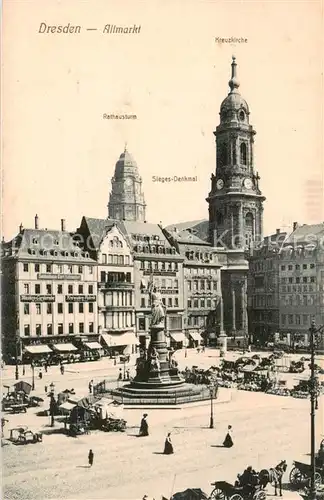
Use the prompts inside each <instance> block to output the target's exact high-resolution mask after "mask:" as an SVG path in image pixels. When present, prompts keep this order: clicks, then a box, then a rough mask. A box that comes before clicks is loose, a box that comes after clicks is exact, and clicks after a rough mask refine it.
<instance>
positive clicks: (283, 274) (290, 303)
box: [279, 223, 324, 343]
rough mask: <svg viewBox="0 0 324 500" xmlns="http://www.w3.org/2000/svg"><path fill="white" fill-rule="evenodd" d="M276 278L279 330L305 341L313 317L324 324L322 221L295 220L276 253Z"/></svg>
mask: <svg viewBox="0 0 324 500" xmlns="http://www.w3.org/2000/svg"><path fill="white" fill-rule="evenodd" d="M279 282H280V290H279V300H280V328H279V333H280V334H281V336H282V337H286V338H287V337H288V341H289V342H290V343H293V342H300V341H301V342H303V343H307V342H308V337H309V327H310V325H311V321H312V319H315V322H316V324H317V325H323V324H324V223H322V224H313V225H307V224H304V225H302V226H298V225H297V224H295V227H294V231H293V232H292V233H291V234H290V235H289V237H288V238H287V239H286V241H285V244H284V247H283V248H282V250H281V251H280V253H279Z"/></svg>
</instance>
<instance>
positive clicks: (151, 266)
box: [141, 260, 179, 271]
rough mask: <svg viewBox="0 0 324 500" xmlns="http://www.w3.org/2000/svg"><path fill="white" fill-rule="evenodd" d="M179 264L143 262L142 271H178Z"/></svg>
mask: <svg viewBox="0 0 324 500" xmlns="http://www.w3.org/2000/svg"><path fill="white" fill-rule="evenodd" d="M178 269H179V265H178V262H158V261H154V262H152V261H151V260H149V261H146V260H142V261H141V270H142V271H178Z"/></svg>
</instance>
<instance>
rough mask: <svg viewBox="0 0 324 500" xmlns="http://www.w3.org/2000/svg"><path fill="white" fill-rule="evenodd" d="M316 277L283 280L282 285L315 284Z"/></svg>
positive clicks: (297, 277) (281, 280)
mask: <svg viewBox="0 0 324 500" xmlns="http://www.w3.org/2000/svg"><path fill="white" fill-rule="evenodd" d="M315 282H316V276H303V277H302V278H301V277H300V276H296V277H292V278H281V279H280V283H315Z"/></svg>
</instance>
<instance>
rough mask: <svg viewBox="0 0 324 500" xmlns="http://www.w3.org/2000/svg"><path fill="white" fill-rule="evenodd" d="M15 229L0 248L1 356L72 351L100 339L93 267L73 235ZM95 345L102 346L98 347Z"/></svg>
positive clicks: (88, 256)
mask: <svg viewBox="0 0 324 500" xmlns="http://www.w3.org/2000/svg"><path fill="white" fill-rule="evenodd" d="M61 224H62V226H61V231H53V230H47V229H40V228H39V220H38V216H37V215H36V217H35V227H34V229H24V228H23V227H22V226H20V228H19V234H18V235H17V236H16V237H15V238H14V239H13V240H12V241H10V242H9V243H5V244H3V248H2V252H3V258H2V272H3V277H2V279H3V282H2V290H3V302H2V332H3V354H4V356H5V357H7V358H8V357H15V356H18V357H21V356H22V354H24V353H26V354H27V353H29V354H31V355H32V354H33V353H42V352H43V353H46V352H47V353H50V352H52V347H53V348H54V350H55V351H57V352H61V351H62V352H69V351H74V350H76V348H75V346H74V345H73V344H72V342H73V341H75V340H76V339H79V340H82V339H83V340H84V341H87V342H90V341H91V342H97V341H98V327H97V266H96V262H95V261H94V260H93V259H92V258H91V257H90V255H89V253H88V252H85V251H83V250H82V249H81V248H80V247H79V244H78V241H77V240H76V239H74V237H73V234H71V233H69V232H67V231H66V230H65V222H64V220H62V222H61ZM97 347H100V346H98V345H97Z"/></svg>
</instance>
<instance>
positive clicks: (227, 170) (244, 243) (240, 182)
mask: <svg viewBox="0 0 324 500" xmlns="http://www.w3.org/2000/svg"><path fill="white" fill-rule="evenodd" d="M239 86H240V83H239V81H238V79H237V64H236V60H235V57H233V61H232V77H231V79H230V81H229V87H230V91H229V94H228V96H227V97H226V98H225V99H224V101H223V102H222V104H221V108H220V124H219V125H218V127H217V128H216V131H215V132H214V135H215V137H216V172H215V175H214V174H212V177H211V181H212V186H211V191H210V193H209V196H208V198H207V201H208V203H209V237H210V241H211V243H213V244H216V245H217V246H225V247H226V248H228V249H246V248H248V247H250V246H251V244H252V243H253V242H254V241H260V240H261V238H262V212H263V207H262V203H263V201H264V200H265V197H264V196H262V193H261V191H260V188H259V180H260V178H259V175H258V173H257V172H255V170H254V136H255V134H256V132H255V131H254V130H253V127H252V125H250V110H249V106H248V104H247V102H246V101H245V100H244V99H243V97H242V96H241V94H240V93H239V90H238V89H239Z"/></svg>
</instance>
